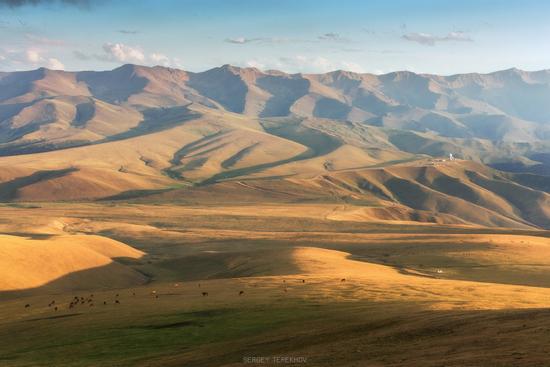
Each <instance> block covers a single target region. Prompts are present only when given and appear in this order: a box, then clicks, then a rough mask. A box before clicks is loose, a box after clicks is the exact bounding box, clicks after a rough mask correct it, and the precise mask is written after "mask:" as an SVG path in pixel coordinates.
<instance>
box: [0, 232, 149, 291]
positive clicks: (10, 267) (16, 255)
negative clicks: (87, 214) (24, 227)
mask: <svg viewBox="0 0 550 367" xmlns="http://www.w3.org/2000/svg"><path fill="white" fill-rule="evenodd" d="M0 243H1V244H2V246H0V254H1V256H0V291H13V290H22V289H27V288H36V287H41V286H47V285H48V283H50V282H53V281H55V288H56V289H62V290H70V289H97V288H103V287H126V286H130V285H133V284H140V283H143V282H144V281H145V280H146V279H145V277H144V276H143V275H142V274H140V273H138V272H136V271H134V270H132V269H131V268H129V267H127V266H124V265H121V264H119V263H117V262H115V261H114V259H116V258H132V259H138V258H140V257H141V256H142V255H143V253H142V252H141V251H138V250H135V249H133V248H131V247H129V246H127V245H125V244H123V243H121V242H118V241H114V240H111V239H108V238H105V237H100V236H83V235H73V236H70V235H64V236H53V237H50V238H45V239H29V238H23V237H15V236H6V235H2V236H0ZM92 269H93V271H89V272H86V270H92ZM54 290H55V289H54Z"/></svg>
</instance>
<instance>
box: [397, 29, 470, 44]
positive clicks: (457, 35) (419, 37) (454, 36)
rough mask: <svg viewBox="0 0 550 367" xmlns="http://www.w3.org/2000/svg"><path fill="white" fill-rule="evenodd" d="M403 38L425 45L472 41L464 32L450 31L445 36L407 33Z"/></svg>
mask: <svg viewBox="0 0 550 367" xmlns="http://www.w3.org/2000/svg"><path fill="white" fill-rule="evenodd" d="M402 38H403V39H405V40H407V41H411V42H417V43H420V44H422V45H426V46H435V45H436V44H437V43H438V42H473V39H472V38H471V37H470V36H469V35H468V34H466V33H464V32H450V33H449V34H447V35H446V36H436V35H433V34H430V33H416V32H414V33H407V34H404V35H403V36H402Z"/></svg>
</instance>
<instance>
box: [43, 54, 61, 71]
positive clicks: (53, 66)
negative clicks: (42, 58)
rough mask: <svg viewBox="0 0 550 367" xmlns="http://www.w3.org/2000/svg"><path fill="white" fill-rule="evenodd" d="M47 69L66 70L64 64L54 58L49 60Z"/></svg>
mask: <svg viewBox="0 0 550 367" xmlns="http://www.w3.org/2000/svg"><path fill="white" fill-rule="evenodd" d="M47 68H48V69H53V70H65V65H63V63H61V61H59V60H58V59H56V58H54V57H52V58H49V59H48V64H47Z"/></svg>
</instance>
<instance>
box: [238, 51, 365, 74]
mask: <svg viewBox="0 0 550 367" xmlns="http://www.w3.org/2000/svg"><path fill="white" fill-rule="evenodd" d="M237 64H239V65H241V66H245V67H255V68H258V69H261V70H268V69H275V70H281V71H284V72H288V73H326V72H329V71H334V70H347V71H352V72H356V73H364V72H365V70H364V68H363V67H362V66H361V65H359V64H357V63H355V62H350V61H332V60H330V59H328V58H326V57H323V56H304V55H295V56H292V57H280V58H278V59H251V60H247V61H245V62H242V63H237Z"/></svg>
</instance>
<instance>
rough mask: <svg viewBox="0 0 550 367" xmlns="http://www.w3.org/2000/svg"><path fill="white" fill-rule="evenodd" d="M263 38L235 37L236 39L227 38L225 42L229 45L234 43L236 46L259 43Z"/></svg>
mask: <svg viewBox="0 0 550 367" xmlns="http://www.w3.org/2000/svg"><path fill="white" fill-rule="evenodd" d="M262 40H263V38H246V37H235V38H226V39H225V40H224V41H225V42H227V43H233V44H236V45H244V44H245V43H252V42H259V41H262Z"/></svg>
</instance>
